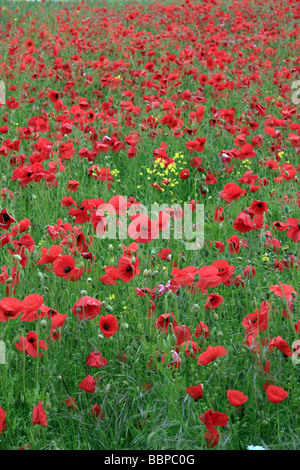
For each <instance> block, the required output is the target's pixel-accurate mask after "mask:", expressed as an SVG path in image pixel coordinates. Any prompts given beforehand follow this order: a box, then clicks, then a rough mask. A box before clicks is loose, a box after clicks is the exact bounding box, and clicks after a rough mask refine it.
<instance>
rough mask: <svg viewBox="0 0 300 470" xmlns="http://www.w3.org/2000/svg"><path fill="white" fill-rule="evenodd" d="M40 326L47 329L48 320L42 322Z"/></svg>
mask: <svg viewBox="0 0 300 470" xmlns="http://www.w3.org/2000/svg"><path fill="white" fill-rule="evenodd" d="M40 325H41V327H43V328H45V327H46V326H47V320H44V319H43V320H41V322H40Z"/></svg>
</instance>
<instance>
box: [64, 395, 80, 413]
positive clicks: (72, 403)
mask: <svg viewBox="0 0 300 470" xmlns="http://www.w3.org/2000/svg"><path fill="white" fill-rule="evenodd" d="M63 403H65V404H66V405H67V407H68V408H71V410H76V411H77V409H78V408H77V405H76V400H75V398H67V399H66V400H64V401H63Z"/></svg>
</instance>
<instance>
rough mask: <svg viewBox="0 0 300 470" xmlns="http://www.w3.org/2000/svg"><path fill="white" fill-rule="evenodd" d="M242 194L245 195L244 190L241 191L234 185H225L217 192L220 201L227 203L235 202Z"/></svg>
mask: <svg viewBox="0 0 300 470" xmlns="http://www.w3.org/2000/svg"><path fill="white" fill-rule="evenodd" d="M244 194H246V189H242V188H241V187H240V186H239V185H238V184H235V183H227V184H225V186H224V189H223V190H222V191H220V192H219V195H220V196H221V199H222V200H223V201H227V202H232V201H237V200H238V199H239V198H240V197H241V196H243V195H244Z"/></svg>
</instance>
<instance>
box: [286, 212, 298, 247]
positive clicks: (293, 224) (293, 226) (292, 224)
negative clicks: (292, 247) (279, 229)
mask: <svg viewBox="0 0 300 470" xmlns="http://www.w3.org/2000/svg"><path fill="white" fill-rule="evenodd" d="M286 221H287V223H288V224H289V229H288V231H287V236H288V237H289V238H291V239H292V240H293V242H295V243H298V242H299V240H300V220H298V219H294V218H290V219H286Z"/></svg>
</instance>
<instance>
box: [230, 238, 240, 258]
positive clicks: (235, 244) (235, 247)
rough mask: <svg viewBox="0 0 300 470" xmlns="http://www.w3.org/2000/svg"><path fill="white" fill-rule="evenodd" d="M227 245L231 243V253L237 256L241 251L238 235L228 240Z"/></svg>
mask: <svg viewBox="0 0 300 470" xmlns="http://www.w3.org/2000/svg"><path fill="white" fill-rule="evenodd" d="M227 243H229V249H228V251H229V253H231V254H237V253H238V252H239V251H240V249H241V247H240V239H239V237H237V236H236V235H232V236H231V237H230V238H228V240H227Z"/></svg>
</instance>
